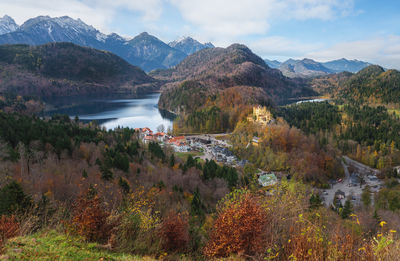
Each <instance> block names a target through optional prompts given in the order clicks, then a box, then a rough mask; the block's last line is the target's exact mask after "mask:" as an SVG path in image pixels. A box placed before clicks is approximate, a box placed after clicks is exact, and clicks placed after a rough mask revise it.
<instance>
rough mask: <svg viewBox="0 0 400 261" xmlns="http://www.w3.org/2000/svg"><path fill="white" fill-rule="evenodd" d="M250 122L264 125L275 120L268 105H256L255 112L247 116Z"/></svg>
mask: <svg viewBox="0 0 400 261" xmlns="http://www.w3.org/2000/svg"><path fill="white" fill-rule="evenodd" d="M247 120H248V121H249V122H257V123H260V124H262V125H267V124H269V123H271V121H272V120H273V118H272V114H271V112H270V111H269V110H268V109H267V107H263V106H256V107H253V114H252V115H250V116H249V117H247Z"/></svg>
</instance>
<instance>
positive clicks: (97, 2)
mask: <svg viewBox="0 0 400 261" xmlns="http://www.w3.org/2000/svg"><path fill="white" fill-rule="evenodd" d="M161 7H162V0H146V1H141V0H111V1H109V0H53V1H48V0H36V1H35V2H34V3H32V0H1V1H0V15H5V14H7V15H9V16H11V17H13V18H14V19H15V20H16V22H17V23H18V24H22V23H23V22H25V21H26V20H27V19H29V18H33V17H36V16H39V15H49V16H52V17H57V16H64V15H68V16H70V17H72V18H75V19H77V18H81V19H82V20H83V21H84V22H86V23H87V24H90V25H93V26H94V27H96V28H98V29H100V30H102V31H105V32H109V27H108V26H109V24H110V23H111V21H112V19H113V17H114V16H115V15H117V12H118V11H119V10H120V9H124V10H129V11H135V12H138V13H139V14H140V15H141V16H142V18H143V21H144V22H149V21H154V20H157V19H158V18H159V16H160V15H161V12H162V8H161Z"/></svg>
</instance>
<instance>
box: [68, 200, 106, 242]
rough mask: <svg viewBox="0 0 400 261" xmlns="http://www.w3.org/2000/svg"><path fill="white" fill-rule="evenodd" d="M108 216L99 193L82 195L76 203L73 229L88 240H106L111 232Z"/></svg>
mask: <svg viewBox="0 0 400 261" xmlns="http://www.w3.org/2000/svg"><path fill="white" fill-rule="evenodd" d="M107 217H108V213H107V212H106V211H105V210H104V208H103V206H102V204H101V201H100V198H99V197H98V196H97V195H94V196H91V195H81V196H80V197H79V198H78V199H77V200H76V202H75V204H74V216H73V218H72V224H71V230H72V232H73V233H75V234H78V235H80V236H82V237H84V238H85V239H86V240H88V241H99V242H104V241H106V240H107V239H108V237H109V234H110V226H109V225H108V224H107Z"/></svg>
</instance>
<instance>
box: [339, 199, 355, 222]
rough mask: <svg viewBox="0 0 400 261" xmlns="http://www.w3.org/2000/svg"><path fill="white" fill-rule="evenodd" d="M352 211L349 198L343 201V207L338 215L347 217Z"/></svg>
mask: <svg viewBox="0 0 400 261" xmlns="http://www.w3.org/2000/svg"><path fill="white" fill-rule="evenodd" d="M352 212H353V207H352V206H351V202H350V200H346V202H345V203H344V207H343V209H342V213H340V215H341V216H342V218H343V219H345V218H348V217H349V216H350V214H351V213H352Z"/></svg>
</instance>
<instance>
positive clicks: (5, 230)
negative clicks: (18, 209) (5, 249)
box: [0, 215, 20, 246]
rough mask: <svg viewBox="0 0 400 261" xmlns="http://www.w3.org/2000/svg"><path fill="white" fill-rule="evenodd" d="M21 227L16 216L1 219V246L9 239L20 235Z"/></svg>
mask: <svg viewBox="0 0 400 261" xmlns="http://www.w3.org/2000/svg"><path fill="white" fill-rule="evenodd" d="M19 228H20V225H19V222H18V221H17V219H16V218H15V216H5V215H3V216H1V218H0V246H1V245H2V244H3V243H4V242H5V240H7V239H8V238H11V237H15V236H16V235H17V234H18V231H19Z"/></svg>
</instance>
